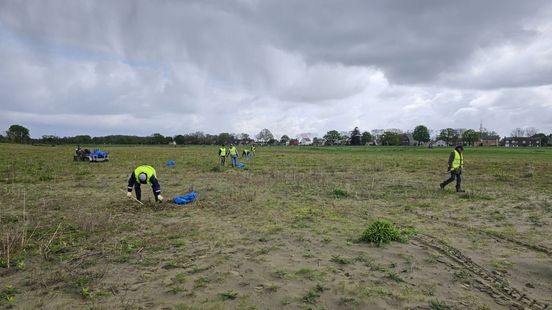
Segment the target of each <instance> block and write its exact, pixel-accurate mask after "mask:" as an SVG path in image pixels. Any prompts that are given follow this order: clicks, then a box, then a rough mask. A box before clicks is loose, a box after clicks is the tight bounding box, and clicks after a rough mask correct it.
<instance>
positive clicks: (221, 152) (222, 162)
mask: <svg viewBox="0 0 552 310" xmlns="http://www.w3.org/2000/svg"><path fill="white" fill-rule="evenodd" d="M218 155H219V158H220V165H221V166H224V165H225V164H226V156H228V154H227V152H226V146H224V144H223V145H221V146H220V149H219V150H218Z"/></svg>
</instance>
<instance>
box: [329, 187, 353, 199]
mask: <svg viewBox="0 0 552 310" xmlns="http://www.w3.org/2000/svg"><path fill="white" fill-rule="evenodd" d="M332 195H333V196H334V197H335V198H346V197H349V193H348V192H347V191H346V190H343V189H340V188H336V189H334V190H333V192H332Z"/></svg>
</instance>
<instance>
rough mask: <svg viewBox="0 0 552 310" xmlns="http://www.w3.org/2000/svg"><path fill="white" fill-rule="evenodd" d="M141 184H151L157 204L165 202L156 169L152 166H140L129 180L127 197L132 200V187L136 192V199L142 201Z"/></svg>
mask: <svg viewBox="0 0 552 310" xmlns="http://www.w3.org/2000/svg"><path fill="white" fill-rule="evenodd" d="M141 184H149V185H151V188H152V189H153V196H154V197H155V201H156V202H163V196H161V185H159V181H158V180H157V174H156V173H155V169H153V167H152V166H147V165H143V166H138V167H136V169H134V171H132V174H131V175H130V178H129V179H128V188H127V190H128V192H127V197H128V198H132V187H134V189H135V190H136V199H137V200H138V201H140V202H141V201H142V190H141V189H140V185H141Z"/></svg>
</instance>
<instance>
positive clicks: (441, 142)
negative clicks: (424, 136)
mask: <svg viewBox="0 0 552 310" xmlns="http://www.w3.org/2000/svg"><path fill="white" fill-rule="evenodd" d="M433 146H441V147H442V146H447V143H446V142H445V141H444V140H437V141H435V142H433Z"/></svg>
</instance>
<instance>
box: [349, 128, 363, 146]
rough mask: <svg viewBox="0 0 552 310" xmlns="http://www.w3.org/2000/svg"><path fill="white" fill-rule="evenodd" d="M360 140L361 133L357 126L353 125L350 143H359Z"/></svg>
mask: <svg viewBox="0 0 552 310" xmlns="http://www.w3.org/2000/svg"><path fill="white" fill-rule="evenodd" d="M361 142H362V135H361V134H360V130H359V129H358V127H355V128H354V129H353V131H351V145H360V144H361Z"/></svg>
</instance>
